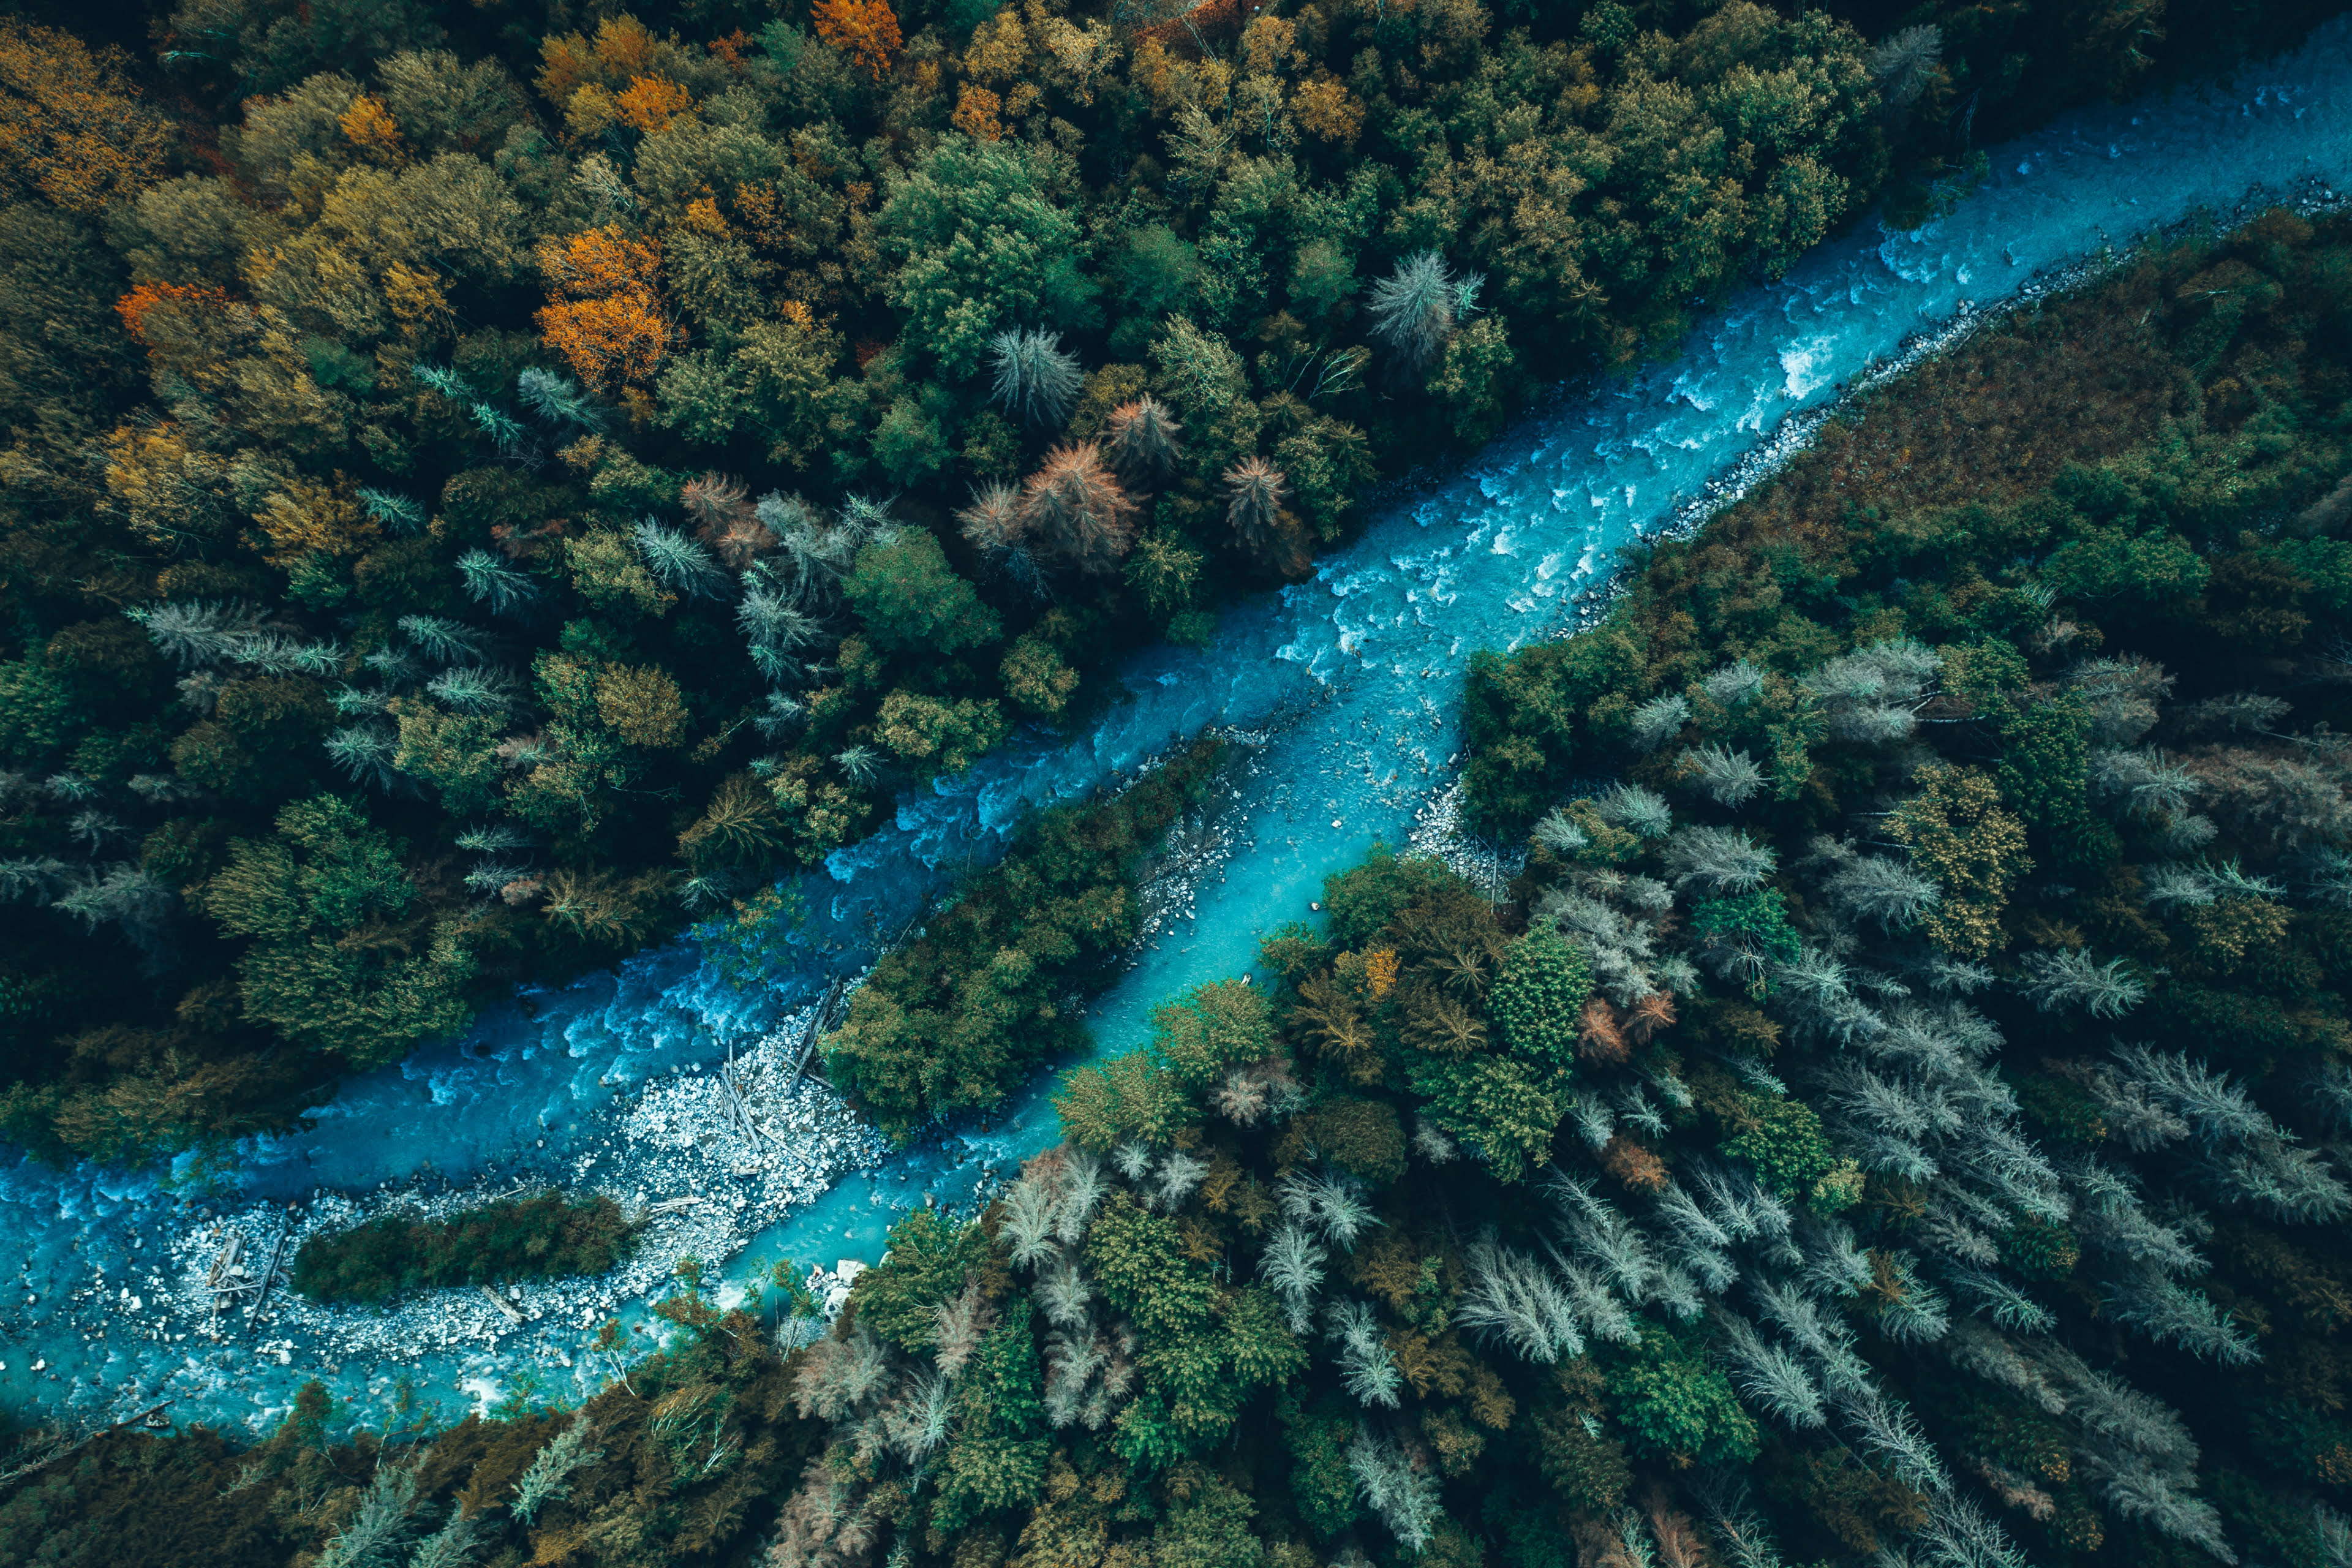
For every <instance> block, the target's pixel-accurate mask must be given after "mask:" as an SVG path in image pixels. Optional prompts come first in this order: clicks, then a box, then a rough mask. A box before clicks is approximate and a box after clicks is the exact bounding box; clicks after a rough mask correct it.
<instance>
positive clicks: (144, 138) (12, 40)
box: [0, 17, 173, 213]
mask: <svg viewBox="0 0 2352 1568" xmlns="http://www.w3.org/2000/svg"><path fill="white" fill-rule="evenodd" d="M172 137H173V130H172V123H171V121H168V120H165V119H164V118H163V116H162V115H161V114H158V113H157V112H156V111H155V110H153V109H152V108H150V107H148V105H147V104H146V103H145V102H143V101H142V100H141V99H140V97H139V94H138V89H135V88H134V87H132V86H131V81H130V79H128V78H127V77H125V76H124V75H123V74H122V67H121V59H120V57H119V56H118V55H117V54H116V53H115V52H114V51H111V50H104V51H101V50H93V49H91V48H90V47H89V46H88V45H86V44H84V43H83V42H82V41H81V40H80V39H79V38H77V37H73V36H72V35H71V34H68V33H54V32H51V31H50V30H49V29H48V28H47V27H37V26H32V25H30V24H29V23H26V22H20V21H17V20H16V19H15V18H13V17H12V18H9V19H6V20H5V21H0V182H5V189H7V190H8V191H9V193H10V195H11V199H14V197H15V196H16V194H17V193H20V192H23V191H25V190H27V189H30V190H34V191H38V192H39V193H40V194H41V195H44V196H47V198H48V199H49V200H51V201H53V202H55V203H57V205H59V206H61V207H67V208H69V209H71V210H72V211H74V212H81V213H95V212H100V211H102V210H103V209H105V208H107V207H110V206H112V205H115V204H116V203H118V202H121V201H124V200H127V199H128V198H130V197H131V196H133V195H137V194H138V192H139V190H140V189H141V188H142V186H145V185H149V184H153V183H154V182H155V181H156V180H157V179H159V178H161V177H162V175H163V166H164V163H165V161H166V159H167V158H168V157H169V156H170V153H171V146H172Z"/></svg>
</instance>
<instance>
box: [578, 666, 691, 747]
mask: <svg viewBox="0 0 2352 1568" xmlns="http://www.w3.org/2000/svg"><path fill="white" fill-rule="evenodd" d="M596 716H597V717H598V718H599V719H602V720H603V721H604V723H605V726H606V727H607V728H608V729H610V730H611V731H613V733H614V734H615V735H618V736H620V737H621V739H623V740H624V741H626V742H628V743H629V744H631V745H632V746H644V747H646V748H648V749H651V750H655V751H659V750H661V749H663V748H665V747H668V746H675V745H677V743H678V742H680V741H683V740H685V739H686V723H687V720H686V702H685V700H684V699H682V698H681V697H680V696H679V695H678V689H677V681H675V680H672V679H670V678H669V675H668V673H667V671H665V670H662V669H660V668H653V667H647V668H642V669H637V668H630V667H629V666H627V665H617V664H616V665H614V666H612V667H610V668H607V669H606V670H605V671H604V673H603V674H602V675H599V676H598V677H597V678H596Z"/></svg>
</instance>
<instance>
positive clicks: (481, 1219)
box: [294, 1193, 634, 1302]
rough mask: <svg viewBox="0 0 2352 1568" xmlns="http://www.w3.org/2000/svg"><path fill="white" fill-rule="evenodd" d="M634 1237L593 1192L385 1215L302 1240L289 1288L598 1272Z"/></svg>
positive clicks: (363, 1293)
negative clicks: (442, 1212)
mask: <svg viewBox="0 0 2352 1568" xmlns="http://www.w3.org/2000/svg"><path fill="white" fill-rule="evenodd" d="M633 1239H634V1238H633V1236H632V1231H631V1226H630V1225H629V1221H628V1216H627V1215H625V1214H623V1213H622V1212H621V1205H618V1204H616V1203H614V1201H613V1200H612V1199H611V1198H608V1197H604V1196H603V1195H601V1194H599V1195H598V1196H595V1197H591V1198H579V1199H568V1198H565V1197H564V1196H563V1195H562V1194H558V1193H538V1194H532V1195H531V1196H530V1197H523V1198H506V1199H501V1200H500V1201H499V1202H497V1203H492V1204H485V1205H482V1206H481V1207H480V1208H476V1209H467V1210H466V1211H465V1212H463V1213H461V1214H455V1215H450V1216H448V1217H447V1218H446V1219H418V1218H415V1217H412V1216H409V1215H400V1214H388V1215H383V1216H381V1217H379V1218H376V1219H372V1220H370V1221H368V1222H367V1224H365V1225H362V1226H352V1228H351V1229H350V1230H344V1231H337V1232H335V1233H334V1234H333V1235H331V1236H318V1237H311V1238H310V1240H309V1241H306V1242H304V1243H303V1244H302V1247H301V1250H300V1251H299V1252H297V1253H296V1254H295V1255H294V1289H296V1290H298V1291H299V1292H300V1293H301V1294H303V1295H305V1296H308V1297H310V1299H311V1300H314V1301H331V1302H377V1301H386V1300H391V1299H392V1298H394V1297H395V1296H401V1295H405V1294H406V1293H407V1292H409V1291H411V1290H417V1289H425V1288H426V1287H430V1286H448V1285H509V1284H513V1283H514V1282H516V1281H517V1280H521V1279H550V1278H553V1277H556V1276H560V1275H565V1274H602V1273H604V1271H605V1270H607V1269H609V1268H612V1267H613V1266H614V1264H615V1263H618V1262H619V1261H620V1260H621V1258H623V1257H624V1256H625V1254H626V1253H627V1251H628V1249H629V1247H630V1246H631V1245H632V1242H633Z"/></svg>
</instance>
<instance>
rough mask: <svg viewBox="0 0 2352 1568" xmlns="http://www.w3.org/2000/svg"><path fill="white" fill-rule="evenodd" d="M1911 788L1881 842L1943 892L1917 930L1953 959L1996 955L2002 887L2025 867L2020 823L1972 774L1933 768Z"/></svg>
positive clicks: (1995, 790)
mask: <svg viewBox="0 0 2352 1568" xmlns="http://www.w3.org/2000/svg"><path fill="white" fill-rule="evenodd" d="M1918 784H1919V793H1918V794H1917V795H1913V796H1912V797H1911V798H1910V799H1909V800H1906V801H1905V802H1904V803H1903V804H1902V805H1900V806H1898V807H1896V808H1895V814H1894V816H1891V817H1890V818H1888V820H1887V837H1890V838H1892V839H1894V840H1895V842H1896V843H1898V844H1901V845H1904V846H1906V847H1908V848H1909V849H1910V851H1911V857H1912V859H1913V861H1914V862H1915V863H1916V865H1917V866H1918V868H1920V869H1921V870H1923V871H1925V872H1927V875H1929V876H1930V877H1933V878H1935V879H1936V880H1937V882H1938V883H1940V884H1941V885H1942V887H1943V897H1942V899H1941V900H1939V901H1938V902H1937V905H1936V907H1935V908H1934V909H1933V910H1929V911H1928V912H1927V914H1926V915H1924V916H1922V917H1921V919H1920V921H1919V928H1920V930H1921V931H1925V932H1926V933H1927V940H1928V941H1929V942H1934V943H1935V944H1936V945H1937V947H1940V948H1942V949H1943V950H1944V951H1945V952H1949V953H1955V954H1957V955H1958V956H1959V957H1961V958H1983V957H1985V956H1987V955H1988V954H1990V953H1994V952H1999V951H2000V949H2001V948H2002V947H2003V946H2004V945H2005V944H2006V943H2007V941H2008V938H2007V937H2006V936H2005V935H2004V934H2003V933H2002V931H2001V929H2000V917H2001V911H2002V910H2005V909H2006V908H2007V907H2008V905H2009V889H2010V887H2011V884H2012V883H2014V882H2015V881H2016V880H2017V879H2018V878H2020V877H2021V876H2023V875H2024V874H2025V873H2026V872H2028V871H2031V870H2032V869H2033V862H2032V859H2030V858H2028V857H2027V856H2026V853H2025V825H2024V824H2023V823H2022V822H2020V821H2019V820H2018V819H2017V818H2016V816H2013V815H2011V813H2009V812H2008V811H2005V810H2003V809H2002V808H2001V805H2000V785H1998V784H1994V783H1993V781H1992V779H1991V778H1990V776H1988V775H1987V774H1986V773H1983V772H1981V771H1980V770H1979V769H1976V768H1956V767H1951V766H1948V765H1947V764H1944V763H1937V764H1936V765H1935V766H1933V767H1926V768H1922V769H1920V770H1919V776H1918Z"/></svg>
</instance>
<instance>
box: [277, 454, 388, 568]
mask: <svg viewBox="0 0 2352 1568" xmlns="http://www.w3.org/2000/svg"><path fill="white" fill-rule="evenodd" d="M337 478H338V479H340V478H341V476H340V475H338V476H337ZM253 521H256V522H257V523H259V524H260V525H261V531H262V532H263V533H264V534H265V535H267V536H268V540H269V550H268V556H267V559H268V562H269V563H270V564H271V565H273V566H284V565H287V564H289V563H293V562H296V561H299V560H300V559H302V558H303V557H304V556H306V555H309V554H310V553H311V552H314V551H323V552H326V553H327V554H330V555H350V554H355V553H356V552H359V551H360V550H362V549H364V548H365V547H366V546H367V545H369V544H371V543H373V542H374V540H375V538H376V535H377V533H378V530H377V528H376V525H375V524H374V522H373V521H371V520H370V519H369V518H368V517H367V515H366V514H365V513H364V512H362V511H361V510H360V509H359V503H358V502H356V501H354V500H352V498H351V497H350V496H349V495H347V494H344V493H343V492H341V491H340V490H338V489H334V488H332V487H331V486H328V485H322V484H317V483H314V482H312V481H311V480H309V479H289V480H288V481H287V482H286V486H285V488H284V489H278V490H274V491H272V492H271V493H270V496H269V498H268V500H265V501H263V502H262V503H261V510H259V511H257V512H255V513H254V514H253Z"/></svg>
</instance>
